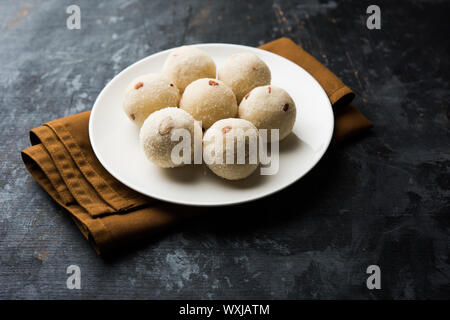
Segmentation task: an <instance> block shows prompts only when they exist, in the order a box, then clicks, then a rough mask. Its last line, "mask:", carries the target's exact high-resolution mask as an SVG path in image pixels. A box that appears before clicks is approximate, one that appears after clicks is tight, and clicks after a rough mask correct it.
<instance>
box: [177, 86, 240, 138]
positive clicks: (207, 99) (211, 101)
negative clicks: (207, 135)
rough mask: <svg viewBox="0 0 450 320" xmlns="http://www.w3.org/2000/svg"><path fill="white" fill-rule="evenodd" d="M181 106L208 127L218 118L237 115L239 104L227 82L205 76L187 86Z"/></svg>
mask: <svg viewBox="0 0 450 320" xmlns="http://www.w3.org/2000/svg"><path fill="white" fill-rule="evenodd" d="M180 108H182V109H183V110H186V111H187V112H189V113H190V114H192V116H193V117H194V118H195V120H198V121H201V122H202V126H203V128H205V129H208V128H209V127H210V126H212V124H213V123H214V122H216V121H217V120H220V119H225V118H232V117H236V116H237V110H238V105H237V102H236V97H235V95H234V93H233V91H232V90H231V89H230V88H229V87H228V86H227V85H226V84H225V83H223V82H222V81H220V80H217V79H211V78H204V79H198V80H196V81H194V82H192V83H191V84H190V85H188V86H187V88H186V90H185V91H184V93H183V96H182V97H181V100H180Z"/></svg>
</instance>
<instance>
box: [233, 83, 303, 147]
mask: <svg viewBox="0 0 450 320" xmlns="http://www.w3.org/2000/svg"><path fill="white" fill-rule="evenodd" d="M296 113H297V111H296V107H295V103H294V100H292V98H291V96H290V95H289V94H288V93H287V92H286V91H285V90H283V89H281V88H279V87H276V86H272V85H270V86H263V87H258V88H255V89H253V90H252V91H250V92H249V93H248V94H247V95H246V96H245V97H244V99H242V102H241V103H240V105H239V118H242V119H246V120H248V121H250V122H251V123H253V124H254V125H255V126H256V127H257V128H258V129H279V130H280V131H279V140H283V139H284V138H286V137H287V136H288V135H289V133H291V131H292V128H293V127H294V123H295V117H296ZM268 137H270V135H269V132H268Z"/></svg>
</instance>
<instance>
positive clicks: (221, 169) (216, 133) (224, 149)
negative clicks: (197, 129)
mask: <svg viewBox="0 0 450 320" xmlns="http://www.w3.org/2000/svg"><path fill="white" fill-rule="evenodd" d="M238 136H240V137H241V138H242V139H243V140H242V141H245V151H244V152H245V163H243V164H238V162H237V146H238V143H237V137H238ZM217 139H218V140H217ZM220 139H222V146H221V147H220ZM227 139H234V142H233V143H229V144H228V145H227V143H226V140H227ZM231 141H233V140H231ZM251 141H253V143H254V144H255V145H254V148H253V149H252V148H250V146H251V145H252V143H251ZM216 148H217V149H216ZM250 150H253V152H254V153H253V160H254V161H253V160H252V156H251V155H250V153H249V152H250ZM257 150H258V130H257V128H256V127H255V126H254V125H253V124H252V123H251V122H249V121H247V120H243V119H222V120H219V121H217V122H216V123H214V124H213V125H212V126H211V127H210V128H209V129H208V130H207V131H206V132H205V135H204V137H203V159H204V161H205V162H206V164H207V166H208V167H209V168H210V169H211V171H212V172H214V173H215V174H216V175H218V176H219V177H222V178H225V179H228V180H239V179H244V178H246V177H248V176H249V175H251V174H252V173H253V171H255V170H256V168H257V167H258V164H259V161H258V152H257ZM216 152H219V153H218V154H217V153H216ZM231 152H232V153H231ZM227 154H230V157H231V155H233V156H234V159H233V160H234V162H233V163H226V157H227ZM217 158H219V159H222V163H218V162H217V161H216V160H217Z"/></svg>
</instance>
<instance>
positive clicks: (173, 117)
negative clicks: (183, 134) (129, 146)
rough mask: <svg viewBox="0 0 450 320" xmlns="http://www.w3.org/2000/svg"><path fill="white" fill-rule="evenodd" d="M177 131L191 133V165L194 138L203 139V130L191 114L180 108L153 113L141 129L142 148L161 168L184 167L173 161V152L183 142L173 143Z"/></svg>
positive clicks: (191, 161)
mask: <svg viewBox="0 0 450 320" xmlns="http://www.w3.org/2000/svg"><path fill="white" fill-rule="evenodd" d="M194 128H195V129H194ZM175 129H185V130H187V132H188V133H189V135H190V142H191V154H190V163H193V162H194V161H193V153H194V141H195V139H194V137H197V139H200V140H201V139H202V128H201V127H200V125H199V124H198V122H197V121H195V119H194V118H193V117H192V116H191V115H190V114H189V113H187V112H186V111H184V110H182V109H179V108H165V109H161V110H158V111H155V112H154V113H152V114H151V115H150V116H149V117H148V118H147V119H146V120H145V122H144V124H143V125H142V127H141V131H140V134H139V138H140V143H141V147H142V149H143V150H144V153H145V155H146V156H147V158H148V159H149V160H150V161H151V162H153V163H154V164H156V165H157V166H159V167H162V168H173V167H178V166H182V165H183V163H175V162H174V161H173V159H172V150H173V149H174V147H175V146H176V145H178V144H179V143H180V140H181V139H180V140H176V141H172V134H174V133H175Z"/></svg>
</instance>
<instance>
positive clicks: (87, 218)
mask: <svg viewBox="0 0 450 320" xmlns="http://www.w3.org/2000/svg"><path fill="white" fill-rule="evenodd" d="M261 48H262V49H264V50H268V51H271V52H274V53H277V54H279V55H281V56H283V57H285V58H287V59H290V60H291V61H293V62H294V63H296V64H298V65H300V66H301V67H303V68H304V69H305V70H306V71H308V72H309V73H310V74H311V75H312V76H313V77H314V78H315V79H316V80H317V81H318V82H319V84H320V85H321V86H322V87H323V89H324V90H325V92H326V93H327V95H328V98H329V99H330V102H331V104H332V105H333V109H334V113H335V132H334V142H340V141H344V140H348V139H349V138H350V137H354V136H356V135H357V134H359V133H361V132H363V131H366V130H367V129H369V128H370V127H372V123H371V122H370V121H369V120H367V118H366V117H365V116H364V115H363V114H362V113H360V112H359V111H358V110H357V109H356V108H355V107H354V106H351V105H349V103H350V102H351V101H352V99H353V97H354V93H353V91H352V90H351V89H350V88H348V87H347V86H346V85H345V84H344V83H343V82H342V81H341V80H340V79H339V78H338V77H337V76H335V75H334V74H333V73H332V72H331V71H330V70H328V69H327V68H326V67H325V66H323V65H322V64H321V63H320V62H319V61H317V60H316V59H315V58H314V57H312V56H311V55H309V54H308V53H307V52H306V51H304V50H303V49H302V48H300V47H299V46H297V45H296V44H295V43H294V42H293V41H292V40H290V39H288V38H281V39H278V40H275V41H272V42H270V43H267V44H265V45H263V46H261ZM299 107H300V108H301V106H299ZM89 116H90V111H87V112H83V113H79V114H75V115H72V116H69V117H65V118H62V119H57V120H54V121H50V122H48V123H46V124H44V125H42V126H40V127H37V128H34V129H32V130H31V131H30V140H31V145H32V146H31V147H29V148H26V149H25V150H23V151H22V159H23V162H24V163H25V165H26V167H27V169H28V171H30V173H31V175H32V176H33V178H34V179H35V180H36V181H37V182H38V183H39V184H40V185H41V186H42V188H43V189H44V190H45V191H46V192H47V193H48V194H49V195H50V196H51V197H52V198H53V199H54V200H55V201H56V202H57V203H58V204H59V205H60V206H62V207H63V208H65V209H66V210H67V211H68V212H69V213H70V215H71V217H72V218H73V220H74V221H75V224H76V225H77V226H78V228H79V229H80V231H81V232H82V234H83V235H84V236H85V237H86V238H87V239H89V240H90V242H91V243H92V245H93V247H94V248H95V250H96V252H97V253H98V254H105V253H110V252H114V251H115V249H117V248H118V247H123V246H125V245H127V244H129V243H131V242H136V241H139V240H141V239H144V238H148V237H151V236H153V235H156V234H158V233H160V232H161V231H163V230H166V229H167V228H168V227H170V226H173V225H174V224H176V223H179V222H182V221H184V220H185V219H186V218H189V217H192V216H193V215H197V214H199V213H200V212H201V211H204V209H200V208H194V207H184V206H179V205H174V204H168V203H164V202H161V201H158V200H155V199H152V198H149V197H146V196H143V195H141V194H139V193H138V192H135V191H133V190H131V189H130V188H128V187H127V186H125V185H123V184H122V183H121V182H119V181H118V180H117V179H115V178H114V177H113V176H112V175H111V174H109V173H108V172H107V171H106V169H105V168H104V167H103V166H102V165H101V163H100V161H99V160H98V159H97V158H96V156H95V154H94V151H93V150H92V146H91V144H90V139H89V129H88V126H89Z"/></svg>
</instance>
